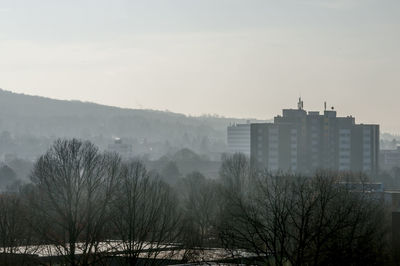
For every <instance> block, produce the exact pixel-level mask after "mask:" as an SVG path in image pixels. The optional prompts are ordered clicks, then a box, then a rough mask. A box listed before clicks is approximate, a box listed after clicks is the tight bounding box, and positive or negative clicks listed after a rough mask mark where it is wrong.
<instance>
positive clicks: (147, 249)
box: [113, 161, 180, 265]
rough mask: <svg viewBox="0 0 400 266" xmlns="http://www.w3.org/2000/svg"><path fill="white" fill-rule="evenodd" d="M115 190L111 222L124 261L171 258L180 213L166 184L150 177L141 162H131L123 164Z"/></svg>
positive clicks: (134, 261) (146, 261) (145, 261)
mask: <svg viewBox="0 0 400 266" xmlns="http://www.w3.org/2000/svg"><path fill="white" fill-rule="evenodd" d="M117 191H118V193H117V194H116V197H115V199H114V201H113V210H114V213H113V218H114V219H113V224H114V229H115V236H116V237H117V238H118V239H119V240H120V241H121V246H122V248H121V249H122V253H123V254H124V255H125V258H126V260H125V263H126V264H128V265H137V264H138V262H139V260H140V259H145V260H144V262H143V260H142V263H146V264H152V263H153V262H154V260H155V259H161V260H162V259H168V258H170V257H171V256H172V255H173V251H172V248H173V245H175V244H176V241H177V239H178V236H179V227H180V226H179V222H180V213H179V210H178V201H177V198H176V197H175V195H174V194H173V193H172V190H171V189H170V188H169V186H168V185H167V184H165V183H163V182H162V181H160V180H159V179H158V178H152V177H150V176H149V174H148V172H147V170H146V168H145V166H144V165H143V164H142V163H141V162H139V161H132V162H129V163H125V164H123V165H122V170H121V174H120V182H119V187H118V190H117ZM171 245H172V246H171Z"/></svg>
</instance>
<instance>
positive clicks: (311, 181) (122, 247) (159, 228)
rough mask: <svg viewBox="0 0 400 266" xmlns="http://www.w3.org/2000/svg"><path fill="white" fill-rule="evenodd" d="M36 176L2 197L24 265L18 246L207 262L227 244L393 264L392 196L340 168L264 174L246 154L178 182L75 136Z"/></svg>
mask: <svg viewBox="0 0 400 266" xmlns="http://www.w3.org/2000/svg"><path fill="white" fill-rule="evenodd" d="M31 179H32V184H29V185H25V186H23V187H21V189H20V191H19V192H18V193H9V194H3V195H1V196H0V246H1V249H0V250H1V252H2V256H1V258H0V259H1V260H2V261H1V263H0V264H2V265H7V264H8V265H15V260H16V257H18V256H12V255H13V254H45V255H46V256H50V258H48V261H46V263H47V264H52V263H58V264H66V265H107V264H108V263H109V262H110V257H111V258H118V260H115V261H114V263H117V262H118V263H120V264H121V265H139V264H141V265H142V264H149V265H151V264H165V263H164V262H163V261H167V260H175V261H180V262H203V261H209V260H218V257H217V256H216V255H217V254H213V255H215V256H214V257H213V256H210V253H213V252H214V253H217V251H221V250H223V251H224V252H225V253H226V254H231V256H227V258H228V257H232V258H235V262H237V263H249V264H253V265H254V264H260V265H340V264H342V265H383V264H394V259H393V250H392V245H391V243H392V240H391V234H390V222H389V220H390V219H389V213H388V211H387V210H386V209H385V206H384V204H383V202H382V201H381V200H380V199H377V198H376V197H371V195H370V194H368V193H356V192H351V191H348V190H346V189H345V187H343V186H340V185H338V181H339V180H338V177H337V176H335V175H329V174H317V175H315V176H313V177H302V176H293V175H288V174H276V175H271V174H270V173H268V172H265V173H260V172H256V171H254V170H253V169H252V167H251V165H250V163H249V161H248V160H247V159H246V157H245V156H243V155H241V154H235V155H233V156H226V157H225V158H224V159H223V162H222V166H221V169H220V177H219V179H218V180H211V179H207V178H205V177H204V176H203V175H202V174H201V173H199V172H194V173H191V174H188V175H187V176H186V177H185V178H182V179H180V180H179V181H178V182H177V183H176V184H175V185H173V186H171V185H168V184H167V183H165V182H163V181H162V180H161V179H160V178H159V177H158V176H157V174H153V173H151V172H148V171H147V169H146V167H145V165H144V164H143V163H142V162H140V161H129V162H125V161H122V160H121V158H120V157H119V156H118V155H116V154H112V153H102V152H99V149H98V148H97V147H96V146H95V145H93V144H92V143H90V142H83V141H80V140H76V139H73V140H58V141H56V142H55V143H54V144H53V145H52V147H51V148H50V149H49V150H48V151H47V152H46V153H45V154H44V155H43V156H41V157H40V158H39V159H38V160H37V161H36V163H35V166H34V170H33V172H32V175H31ZM52 258H53V259H54V260H55V261H52V260H51V259H52ZM227 258H225V259H227ZM24 263H25V264H26V265H34V264H35V263H38V264H39V263H43V261H40V259H39V258H37V257H36V258H35V257H32V256H25V257H24V259H23V260H19V261H18V264H20V265H23V264H24Z"/></svg>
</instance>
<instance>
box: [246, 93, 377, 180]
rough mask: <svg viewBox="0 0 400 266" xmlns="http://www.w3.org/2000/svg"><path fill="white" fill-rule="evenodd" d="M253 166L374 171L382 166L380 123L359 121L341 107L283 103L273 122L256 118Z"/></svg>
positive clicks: (300, 169)
mask: <svg viewBox="0 0 400 266" xmlns="http://www.w3.org/2000/svg"><path fill="white" fill-rule="evenodd" d="M250 134H251V141H250V153H251V160H252V163H253V165H254V166H256V167H257V168H259V169H268V170H271V171H277V170H283V171H292V172H300V173H313V172H315V171H316V170H322V169H324V170H332V171H353V172H364V173H367V174H375V173H377V171H378V168H379V163H378V161H379V158H378V154H379V125H364V124H356V123H355V119H354V117H352V116H348V117H337V114H336V111H334V110H333V108H332V110H326V108H325V111H324V112H323V114H320V113H319V112H308V113H307V112H306V111H305V110H304V109H303V102H302V101H301V100H299V104H298V108H297V109H284V110H283V112H282V115H281V116H277V117H275V118H274V123H263V124H251V126H250Z"/></svg>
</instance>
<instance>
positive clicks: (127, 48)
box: [0, 0, 400, 133]
mask: <svg viewBox="0 0 400 266" xmlns="http://www.w3.org/2000/svg"><path fill="white" fill-rule="evenodd" d="M399 14H400V1H398V0H279V1H276V0H274V1H272V0H271V1H270V0H141V1H136V0H112V1H109V0H68V1H61V0H35V1H31V0H0V88H3V89H5V90H11V91H14V92H19V93H25V94H31V95H40V96H46V97H51V98H57V99H76V100H82V101H90V102H96V103H101V104H107V105H114V106H120V107H127V108H145V109H157V110H169V111H172V112H178V113H184V114H188V115H202V114H218V115H222V116H226V117H238V118H258V119H270V118H272V117H274V116H275V115H277V114H280V112H281V109H283V108H295V107H296V103H297V100H298V97H299V96H301V97H302V99H303V100H304V107H305V109H307V110H317V111H322V110H323V104H324V101H327V103H328V105H329V106H334V108H335V109H336V110H337V111H338V115H341V116H347V115H353V116H355V117H356V122H358V123H378V124H380V125H381V131H384V132H392V133H400V118H399V113H400V104H399V100H400V86H399V85H400V52H399V47H400V16H399Z"/></svg>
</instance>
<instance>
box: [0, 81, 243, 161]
mask: <svg viewBox="0 0 400 266" xmlns="http://www.w3.org/2000/svg"><path fill="white" fill-rule="evenodd" d="M244 121H245V119H231V118H221V117H217V116H201V117H191V116H186V115H183V114H177V113H172V112H168V111H154V110H139V109H124V108H118V107H111V106H105V105H100V104H94V103H88V102H80V101H63V100H54V99H49V98H44V97H38V96H29V95H25V94H17V93H12V92H9V91H5V90H1V89H0V153H1V154H0V156H1V157H2V159H4V157H5V156H8V157H9V156H11V157H12V156H16V157H22V158H27V159H34V158H35V157H36V156H37V155H39V154H42V153H43V152H44V151H45V150H46V149H47V148H48V147H49V146H50V144H51V143H52V142H53V141H54V140H55V139H56V138H60V137H61V138H72V137H75V138H81V139H87V140H91V141H92V142H94V143H95V144H97V145H98V146H99V147H100V148H104V149H106V148H107V147H108V146H109V145H110V144H111V143H113V142H114V138H120V139H122V140H123V141H124V143H129V144H131V145H132V150H133V155H142V154H147V155H148V156H149V157H151V158H158V157H160V156H162V155H163V154H165V153H167V152H175V151H177V150H179V149H181V148H189V149H191V150H193V151H195V152H196V153H199V154H205V155H208V156H211V157H212V156H215V157H217V154H220V153H221V152H224V151H225V149H226V127H227V125H228V124H229V123H232V122H234V123H243V122H244Z"/></svg>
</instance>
